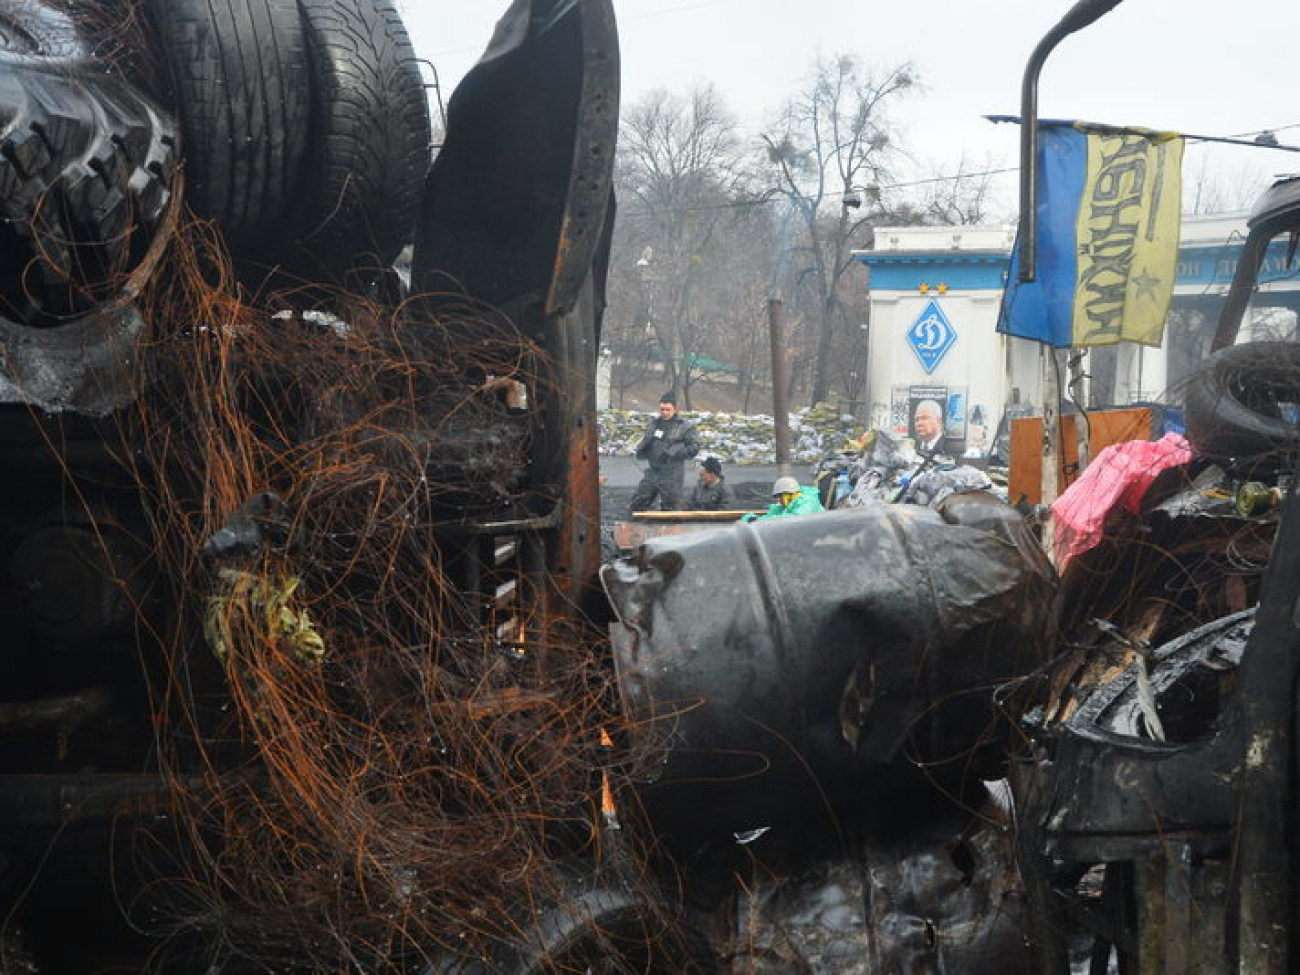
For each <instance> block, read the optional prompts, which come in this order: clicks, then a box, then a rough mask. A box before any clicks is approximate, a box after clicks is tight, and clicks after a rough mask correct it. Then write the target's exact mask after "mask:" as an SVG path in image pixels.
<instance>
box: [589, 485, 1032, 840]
mask: <svg viewBox="0 0 1300 975" xmlns="http://www.w3.org/2000/svg"><path fill="white" fill-rule="evenodd" d="M603 581H604V583H605V587H606V591H607V593H608V595H609V597H610V600H611V603H612V604H613V606H614V609H615V612H616V615H617V621H616V622H615V623H614V624H613V625H612V637H613V646H614V655H615V662H616V666H617V669H618V678H619V687H620V691H621V693H622V695H623V698H624V704H625V707H626V709H627V711H628V712H629V714H630V716H631V717H632V718H633V719H635V720H636V727H638V728H639V729H640V730H641V733H642V734H641V741H640V742H639V743H638V744H639V745H640V746H641V747H642V748H643V749H645V750H646V754H647V755H648V757H649V759H650V761H649V763H648V765H647V768H648V772H647V778H648V779H649V781H647V783H646V785H645V787H644V789H643V791H642V799H643V801H644V803H645V805H646V808H647V812H648V813H649V815H650V817H651V821H652V823H653V824H654V826H655V829H656V830H657V832H659V833H660V834H661V835H662V836H664V837H665V838H666V839H668V840H669V841H670V842H672V841H674V840H683V841H685V842H686V843H693V842H696V841H697V840H701V839H709V838H719V837H723V836H726V835H729V834H731V833H737V832H744V831H746V830H754V829H761V828H764V827H777V826H782V825H787V826H797V827H799V829H800V830H801V831H805V836H807V835H808V833H807V831H815V830H820V829H823V828H825V827H828V826H829V827H830V831H831V832H833V833H836V834H839V833H841V831H842V830H843V829H844V828H845V827H846V826H847V827H848V828H850V829H855V830H856V829H857V828H858V827H859V826H860V825H861V824H864V823H867V822H869V821H871V820H873V819H877V818H879V817H881V816H884V817H886V818H888V817H890V816H895V817H897V816H898V815H902V816H904V817H905V816H906V815H907V812H906V811H905V810H906V809H907V804H906V803H903V804H899V803H898V801H897V800H898V798H899V796H900V795H907V794H917V793H923V792H924V793H928V794H929V795H930V796H932V797H933V796H943V797H947V798H957V797H960V796H961V795H962V794H963V793H971V794H973V793H974V792H975V791H976V790H977V789H978V790H979V791H981V792H982V785H981V784H980V780H981V779H984V778H992V777H996V776H997V775H998V774H999V772H1000V761H1001V756H1002V753H1003V747H1002V746H1003V745H1004V744H1005V738H1004V736H1005V733H1006V725H1005V724H1004V723H1003V722H1002V721H1001V720H1000V716H999V714H998V713H997V709H996V708H995V706H994V701H993V695H994V690H995V688H996V687H997V686H998V685H1000V684H1003V683H1005V682H1007V681H1009V680H1012V679H1014V678H1015V677H1017V676H1020V675H1023V674H1025V673H1026V672H1028V671H1029V670H1031V669H1033V668H1035V667H1036V666H1038V665H1039V664H1040V663H1042V662H1043V661H1044V660H1045V659H1046V657H1047V655H1048V654H1049V653H1050V652H1051V648H1052V645H1053V644H1052V631H1053V627H1052V598H1053V593H1054V586H1055V575H1054V573H1053V570H1052V569H1051V567H1050V565H1049V564H1048V562H1047V560H1046V558H1045V556H1044V555H1043V553H1042V551H1041V549H1040V548H1039V546H1038V544H1037V542H1036V541H1035V539H1034V538H1033V537H1032V535H1031V534H1030V533H1029V532H1028V530H1027V529H1026V528H1025V526H1024V524H1023V521H1022V520H1021V518H1020V517H1019V515H1017V514H1016V513H1015V512H1014V511H1012V510H1011V509H1010V508H1008V507H1007V506H1005V505H1003V504H1002V503H1001V502H999V501H997V500H996V499H994V498H991V497H989V496H987V495H968V496H957V497H954V498H952V499H950V501H949V502H946V503H945V504H944V505H941V506H940V508H939V509H938V510H930V509H924V508H918V507H914V506H909V505H870V506H868V507H864V508H858V509H851V510H845V511H835V512H828V513H825V514H818V515H807V516H802V517H791V518H779V519H773V520H771V521H767V522H760V523H757V524H753V525H734V526H728V527H726V528H722V529H719V530H715V531H704V532H699V533H694V534H691V535H686V536H675V537H669V538H663V539H658V540H655V541H653V542H650V543H648V544H646V545H645V546H643V547H642V548H641V549H640V550H638V551H637V552H636V553H635V554H634V555H633V556H632V557H631V558H628V559H623V560H619V561H617V562H615V563H612V564H610V565H607V566H606V567H605V569H604V570H603Z"/></svg>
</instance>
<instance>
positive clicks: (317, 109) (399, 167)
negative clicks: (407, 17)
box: [286, 0, 430, 278]
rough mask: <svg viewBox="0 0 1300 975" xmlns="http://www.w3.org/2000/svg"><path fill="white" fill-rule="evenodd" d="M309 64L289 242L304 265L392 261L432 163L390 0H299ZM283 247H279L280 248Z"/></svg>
mask: <svg viewBox="0 0 1300 975" xmlns="http://www.w3.org/2000/svg"><path fill="white" fill-rule="evenodd" d="M298 6H299V8H300V10H301V13H302V18H303V23H304V25H305V28H306V33H307V42H308V52H309V55H310V62H311V73H312V114H311V137H310V145H311V149H310V154H309V158H308V160H307V168H306V179H305V181H304V183H303V185H302V187H301V192H300V193H299V195H298V202H299V207H300V209H299V211H298V212H297V213H296V214H295V218H294V223H295V226H296V231H297V240H296V241H294V243H295V245H296V247H295V248H294V249H293V251H292V252H291V253H297V254H302V255H303V257H304V258H305V259H306V262H307V263H306V266H303V267H300V268H296V269H297V270H300V271H301V272H303V273H306V274H312V273H315V274H321V273H323V274H324V275H325V276H326V277H328V278H338V277H341V276H342V275H344V274H345V273H346V272H348V271H349V270H352V269H357V268H361V269H370V270H374V271H376V272H377V271H378V270H379V269H382V268H387V267H389V266H390V265H391V264H392V263H393V260H394V259H395V258H396V257H397V254H398V252H399V251H400V250H401V249H402V247H404V246H405V245H406V244H408V243H409V242H410V241H411V239H412V238H413V236H414V228H415V217H416V213H417V212H418V209H419V205H420V197H421V194H422V193H423V190H424V177H425V171H426V169H427V168H428V164H429V142H430V130H429V109H428V99H427V97H426V95H425V91H424V86H423V83H422V81H421V78H420V71H419V66H418V63H417V61H416V58H415V51H414V49H413V48H412V46H411V42H410V39H409V37H408V36H407V33H406V28H405V27H404V26H403V24H402V21H401V18H400V17H399V16H398V14H397V11H396V10H395V9H394V7H393V4H392V3H391V2H390V0H298ZM287 256H288V253H286V257H287Z"/></svg>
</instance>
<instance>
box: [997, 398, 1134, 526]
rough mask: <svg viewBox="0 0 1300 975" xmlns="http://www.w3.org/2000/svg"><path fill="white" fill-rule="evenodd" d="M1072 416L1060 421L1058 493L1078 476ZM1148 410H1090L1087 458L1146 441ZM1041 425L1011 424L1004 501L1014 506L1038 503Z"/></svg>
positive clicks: (1031, 420)
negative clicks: (1120, 444)
mask: <svg viewBox="0 0 1300 975" xmlns="http://www.w3.org/2000/svg"><path fill="white" fill-rule="evenodd" d="M1077 422H1078V417H1077V415H1076V414H1073V413H1071V414H1067V415H1065V416H1062V417H1061V419H1060V441H1059V443H1060V452H1061V456H1060V460H1061V464H1060V468H1059V470H1058V474H1057V476H1058V483H1059V484H1060V488H1061V490H1062V491H1064V490H1065V488H1066V487H1067V486H1068V485H1070V484H1072V483H1074V479H1075V478H1076V477H1078V476H1079V471H1078V469H1077V467H1078V463H1079V438H1078V434H1077V433H1076V426H1075V424H1076V423H1077ZM1152 423H1153V420H1152V416H1151V409H1150V408H1149V407H1145V406H1135V407H1128V408H1125V409H1116V410H1091V411H1089V413H1088V455H1089V456H1090V457H1096V456H1097V454H1099V453H1100V452H1101V451H1102V450H1103V449H1104V448H1106V447H1109V446H1111V445H1112V444H1117V443H1127V442H1128V441H1130V440H1149V439H1150V438H1151V435H1152V433H1153V432H1155V431H1153V430H1152ZM1042 442H1043V421H1042V419H1041V418H1039V417H1036V416H1025V417H1018V418H1017V419H1014V420H1012V421H1011V467H1010V469H1009V470H1008V472H1007V498H1008V499H1009V500H1010V501H1011V503H1012V504H1015V503H1016V502H1017V501H1018V500H1020V498H1021V497H1022V496H1023V497H1024V498H1025V499H1026V500H1027V501H1028V502H1029V503H1030V504H1038V503H1039V502H1040V501H1041V500H1042V482H1043V458H1042Z"/></svg>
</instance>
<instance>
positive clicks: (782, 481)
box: [740, 476, 826, 521]
mask: <svg viewBox="0 0 1300 975" xmlns="http://www.w3.org/2000/svg"><path fill="white" fill-rule="evenodd" d="M772 497H773V499H774V500H773V502H772V506H771V507H770V508H768V509H767V514H764V515H745V516H744V517H743V518H741V519H740V520H741V521H762V520H763V519H764V518H780V517H783V516H784V515H807V514H812V513H813V512H814V511H825V510H826V509H825V508H823V507H822V503H821V499H820V498H818V497H817V489H816V488H815V487H801V486H800V485H799V482H798V481H796V480H795V479H794V478H793V477H789V476H785V477H778V478H777V479H776V481H775V482H774V483H773V484H772Z"/></svg>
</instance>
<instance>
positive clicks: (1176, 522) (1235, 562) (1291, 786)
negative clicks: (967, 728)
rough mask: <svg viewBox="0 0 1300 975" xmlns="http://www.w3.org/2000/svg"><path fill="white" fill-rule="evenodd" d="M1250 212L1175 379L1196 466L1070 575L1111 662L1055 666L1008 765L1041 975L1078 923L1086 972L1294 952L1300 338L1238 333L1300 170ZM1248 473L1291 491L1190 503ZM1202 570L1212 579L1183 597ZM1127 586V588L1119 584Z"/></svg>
mask: <svg viewBox="0 0 1300 975" xmlns="http://www.w3.org/2000/svg"><path fill="white" fill-rule="evenodd" d="M1248 224H1249V233H1248V235H1247V238H1246V242H1245V244H1244V246H1243V250H1242V255H1241V259H1240V263H1239V264H1238V267H1237V272H1236V274H1235V276H1234V278H1233V282H1232V285H1231V287H1230V290H1229V291H1228V294H1227V296H1226V300H1225V302H1224V305H1223V309H1222V312H1221V315H1220V318H1219V321H1218V327H1217V333H1216V338H1215V345H1216V347H1218V348H1219V349H1220V351H1218V352H1216V354H1215V356H1214V357H1213V358H1212V359H1211V361H1210V363H1209V364H1208V366H1207V368H1206V369H1205V370H1203V371H1202V373H1201V374H1199V375H1198V376H1196V377H1193V379H1192V381H1191V382H1190V383H1189V385H1188V388H1187V389H1186V391H1185V396H1186V400H1187V421H1188V436H1189V438H1190V439H1191V440H1192V442H1193V443H1194V444H1196V445H1197V446H1198V447H1199V448H1200V457H1201V459H1200V460H1199V461H1197V462H1196V463H1194V464H1193V465H1192V468H1191V470H1190V471H1187V472H1182V471H1172V472H1168V474H1167V476H1165V477H1163V478H1162V479H1157V482H1156V483H1155V484H1154V485H1153V486H1152V488H1151V489H1150V490H1149V491H1148V494H1147V497H1146V498H1145V499H1144V506H1143V512H1142V514H1141V515H1140V516H1139V517H1138V518H1137V519H1134V520H1133V521H1132V522H1131V523H1129V524H1127V525H1112V536H1111V537H1110V538H1108V539H1107V540H1106V541H1105V542H1103V545H1102V546H1101V549H1102V551H1101V552H1093V553H1088V555H1087V556H1085V557H1084V558H1083V559H1082V560H1081V561H1082V562H1083V563H1084V564H1082V565H1074V566H1070V567H1067V570H1066V572H1065V573H1064V575H1063V579H1062V602H1063V613H1064V615H1065V616H1066V617H1068V618H1071V619H1072V620H1073V622H1074V625H1075V638H1076V639H1080V640H1081V642H1082V643H1084V644H1085V645H1086V646H1085V648H1084V649H1083V652H1084V653H1085V654H1091V655H1093V659H1094V665H1095V660H1096V657H1097V655H1106V654H1111V655H1114V656H1116V657H1118V658H1119V660H1120V662H1119V663H1118V664H1114V665H1112V666H1111V668H1110V669H1109V672H1107V673H1105V674H1104V676H1103V677H1102V679H1100V680H1096V679H1093V680H1091V681H1088V680H1086V679H1085V680H1083V681H1082V683H1081V682H1080V679H1081V677H1082V676H1083V674H1084V671H1083V670H1077V669H1076V670H1073V671H1069V670H1068V668H1067V672H1068V674H1069V676H1068V677H1061V676H1059V675H1058V677H1057V678H1056V680H1057V687H1056V688H1055V690H1054V692H1053V693H1052V694H1050V695H1049V698H1050V700H1049V702H1048V703H1046V704H1045V705H1044V706H1043V708H1041V709H1040V710H1038V711H1037V712H1035V713H1034V714H1033V715H1032V719H1031V720H1029V721H1027V722H1026V723H1025V725H1024V730H1025V735H1026V738H1025V749H1024V752H1023V754H1022V755H1021V757H1020V758H1019V760H1017V761H1016V762H1015V763H1014V765H1013V774H1012V777H1011V779H1012V783H1013V787H1014V794H1015V796H1016V802H1017V811H1018V837H1017V845H1018V849H1019V857H1020V866H1021V870H1022V873H1023V875H1024V880H1025V884H1026V889H1027V891H1028V894H1029V897H1030V903H1031V907H1032V910H1031V917H1032V920H1031V936H1032V938H1033V940H1034V943H1035V945H1036V951H1037V953H1038V967H1039V970H1041V971H1043V972H1066V971H1069V970H1070V968H1069V965H1070V961H1069V955H1070V935H1069V933H1070V932H1071V931H1073V932H1076V933H1079V932H1083V933H1085V934H1086V936H1087V937H1089V938H1091V939H1092V948H1091V956H1090V957H1091V961H1090V963H1089V964H1090V968H1089V970H1090V971H1091V972H1093V973H1104V972H1106V971H1109V970H1113V969H1112V968H1111V967H1109V966H1111V965H1114V964H1118V967H1119V971H1121V972H1133V973H1142V975H1147V973H1158V972H1199V973H1206V975H1208V973H1219V972H1228V971H1238V970H1240V971H1251V972H1277V973H1281V972H1285V971H1289V970H1291V968H1292V966H1293V964H1294V960H1295V958H1296V957H1297V955H1296V936H1297V933H1298V932H1297V930H1296V928H1297V926H1296V924H1295V916H1296V914H1295V912H1296V909H1297V907H1298V906H1300V900H1298V899H1297V895H1298V893H1300V891H1298V889H1297V884H1296V878H1295V860H1294V851H1295V849H1296V844H1297V841H1298V840H1300V835H1298V834H1297V820H1296V817H1295V803H1296V801H1297V797H1298V791H1297V781H1296V776H1295V763H1296V757H1297V753H1296V750H1295V747H1294V741H1295V729H1296V726H1297V725H1296V722H1297V717H1298V716H1300V707H1298V703H1300V700H1298V698H1297V675H1298V663H1300V627H1298V625H1297V616H1296V611H1295V607H1296V606H1297V604H1298V600H1300V588H1298V587H1297V585H1296V580H1297V578H1298V577H1297V571H1300V562H1298V561H1297V560H1298V559H1300V556H1298V555H1297V546H1300V499H1297V498H1296V496H1295V493H1294V490H1293V489H1290V490H1288V489H1287V484H1288V479H1289V478H1290V477H1291V476H1292V475H1293V472H1294V470H1295V467H1296V444H1297V432H1296V428H1295V425H1294V422H1293V421H1292V420H1290V419H1289V414H1288V412H1287V411H1288V410H1289V409H1290V404H1291V403H1294V402H1295V401H1296V398H1297V394H1298V393H1300V377H1298V376H1297V374H1296V372H1295V370H1294V368H1293V364H1294V362H1295V361H1296V358H1295V357H1296V355H1297V353H1298V352H1300V346H1297V345H1296V344H1295V343H1280V342H1272V343H1246V344H1243V345H1240V346H1234V345H1233V344H1232V343H1233V342H1235V340H1236V336H1237V334H1238V331H1239V328H1240V326H1241V323H1242V321H1243V318H1244V316H1245V314H1246V313H1247V309H1248V306H1249V303H1250V298H1251V295H1252V294H1253V293H1254V291H1255V289H1256V287H1257V281H1258V277H1257V275H1258V271H1259V268H1260V266H1261V264H1262V261H1263V255H1264V254H1265V253H1266V251H1267V250H1268V248H1269V245H1270V244H1272V243H1274V242H1275V241H1277V240H1278V239H1279V238H1281V239H1282V240H1283V241H1284V242H1285V247H1286V251H1287V255H1288V260H1293V258H1294V253H1295V246H1296V241H1297V239H1298V238H1300V180H1297V179H1284V180H1281V181H1279V182H1278V183H1276V184H1274V186H1273V187H1272V188H1270V189H1269V190H1268V191H1267V193H1266V194H1265V195H1264V196H1263V197H1262V199H1261V200H1260V202H1259V203H1258V205H1257V206H1256V208H1255V210H1254V211H1253V213H1252V216H1251V217H1250V218H1249V221H1248ZM1216 464H1217V465H1218V466H1214V465H1216ZM1198 473H1199V475H1200V476H1199V477H1198ZM1261 477H1263V478H1267V479H1269V482H1270V483H1273V482H1276V483H1279V484H1281V486H1282V490H1281V491H1278V490H1277V489H1274V496H1277V497H1280V496H1282V495H1285V500H1283V501H1282V503H1281V505H1280V508H1278V509H1277V510H1274V511H1266V512H1263V513H1259V512H1254V511H1250V510H1249V506H1245V507H1243V505H1242V503H1241V502H1240V501H1239V502H1238V503H1237V504H1236V505H1234V503H1233V496H1232V493H1231V492H1229V493H1228V495H1227V496H1226V501H1225V502H1221V503H1219V504H1218V510H1217V513H1215V512H1211V511H1207V510H1200V509H1201V508H1202V505H1201V503H1200V502H1202V501H1203V500H1204V498H1205V496H1206V494H1207V492H1206V490H1205V489H1206V487H1207V485H1216V486H1217V485H1220V484H1223V483H1225V482H1226V483H1227V484H1229V485H1242V484H1247V483H1248V482H1249V483H1252V484H1253V481H1252V479H1255V478H1261ZM1216 489H1217V488H1216ZM1238 490H1240V489H1238ZM1234 509H1235V510H1234ZM1225 553H1229V554H1228V557H1227V558H1225V557H1224V555H1225ZM1089 563H1091V564H1089ZM1211 563H1213V565H1211ZM1207 566H1209V567H1210V568H1209V569H1208V571H1207ZM1265 567H1267V568H1265ZM1198 576H1199V579H1200V582H1202V583H1209V584H1210V585H1209V586H1207V587H1206V588H1207V589H1208V588H1211V587H1213V586H1217V588H1218V591H1217V593H1213V594H1211V595H1210V596H1209V597H1208V598H1206V597H1205V595H1204V593H1202V594H1201V596H1200V598H1197V599H1192V598H1190V597H1189V598H1187V599H1186V600H1184V601H1182V602H1180V596H1179V587H1180V586H1185V590H1187V591H1190V590H1191V589H1192V588H1193V586H1194V580H1196V579H1197V577H1198ZM1175 579H1177V580H1178V584H1175V582H1174V581H1173V580H1175ZM1126 581H1127V582H1128V583H1129V584H1131V585H1135V586H1136V587H1137V588H1136V589H1134V590H1132V591H1129V592H1123V593H1121V592H1120V591H1119V590H1120V589H1121V588H1122V587H1123V585H1124V584H1125V582H1126ZM1108 589H1109V591H1107V590H1108ZM1256 603H1258V609H1247V608H1246V607H1253V606H1254V605H1255V604H1256ZM1094 614H1096V615H1097V616H1100V617H1102V618H1103V619H1105V620H1107V621H1108V622H1107V623H1104V624H1098V623H1097V622H1091V620H1092V617H1093V615H1094ZM1088 628H1091V629H1093V630H1094V631H1095V632H1098V633H1099V635H1095V636H1093V637H1090V638H1081V637H1080V634H1081V633H1082V631H1083V630H1085V629H1088ZM1067 637H1068V633H1067ZM1076 659H1077V658H1076ZM1098 669H1099V670H1102V671H1105V668H1104V667H1101V668H1098ZM1096 677H1097V673H1096V672H1094V674H1093V678H1096ZM1143 684H1145V685H1146V686H1145V687H1143ZM1085 685H1086V686H1085ZM1085 874H1088V875H1089V876H1090V877H1091V880H1090V882H1087V883H1084V884H1082V885H1080V883H1079V881H1080V879H1081V878H1082V877H1083V876H1084V875H1085Z"/></svg>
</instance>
